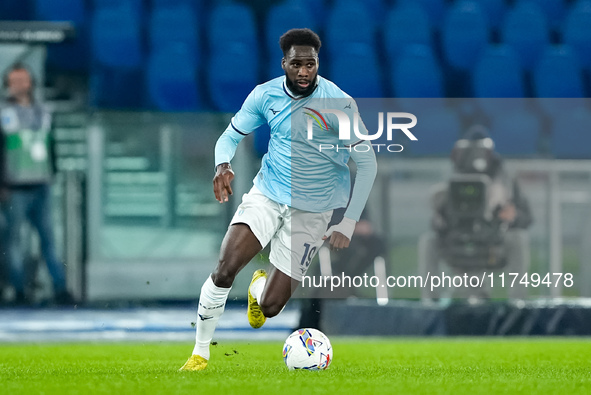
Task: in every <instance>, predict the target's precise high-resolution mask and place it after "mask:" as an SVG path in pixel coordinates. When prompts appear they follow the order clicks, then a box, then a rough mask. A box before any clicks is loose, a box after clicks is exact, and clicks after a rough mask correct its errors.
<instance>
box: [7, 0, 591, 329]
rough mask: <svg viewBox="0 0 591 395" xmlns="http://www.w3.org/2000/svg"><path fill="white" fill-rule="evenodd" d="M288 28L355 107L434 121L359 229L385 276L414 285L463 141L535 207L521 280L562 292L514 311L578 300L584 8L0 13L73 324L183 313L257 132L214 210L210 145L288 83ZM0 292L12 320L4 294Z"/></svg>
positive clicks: (488, 4)
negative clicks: (16, 67) (175, 309)
mask: <svg viewBox="0 0 591 395" xmlns="http://www.w3.org/2000/svg"><path fill="white" fill-rule="evenodd" d="M47 22H52V23H47ZM58 22H60V23H58ZM61 22H67V23H65V24H64V23H61ZM295 27H309V28H311V29H313V30H314V31H316V32H317V33H318V34H319V35H320V37H321V39H322V43H323V45H322V49H321V51H320V75H322V76H324V77H326V78H328V79H330V80H332V81H333V82H335V83H336V84H337V85H338V86H339V87H341V88H342V89H343V90H344V91H346V92H347V93H349V94H350V95H351V96H353V97H355V98H398V99H397V100H396V101H395V103H396V104H397V105H398V106H400V108H412V107H413V103H414V104H415V105H416V103H417V102H416V101H414V102H413V99H414V100H419V99H421V98H427V99H429V103H435V102H437V105H433V106H431V105H429V106H428V107H429V108H431V109H433V108H435V109H434V112H435V113H436V114H435V115H433V114H431V115H429V114H427V115H426V116H425V118H424V119H425V121H424V123H423V126H421V125H419V126H417V130H418V132H417V134H418V136H425V138H424V139H422V140H421V139H420V143H419V144H415V145H412V144H409V145H408V146H407V145H406V144H405V150H404V151H403V152H401V153H399V154H389V153H387V152H386V153H380V154H378V162H379V163H378V168H379V174H378V179H377V180H376V185H375V186H374V190H373V192H372V196H371V197H370V203H369V205H368V216H369V218H370V219H371V220H372V222H373V224H374V227H375V229H376V232H377V233H379V234H380V235H381V236H382V237H383V239H384V243H385V245H386V252H385V254H384V255H385V265H386V270H387V272H388V274H391V273H396V274H397V275H399V274H415V273H416V272H417V267H416V262H417V240H418V238H419V236H420V235H421V234H422V233H423V232H425V231H426V230H428V229H429V219H430V215H431V213H430V205H429V191H430V189H431V187H432V186H433V185H434V184H435V183H437V182H440V181H442V180H445V179H446V178H447V177H449V176H450V174H451V173H452V166H451V162H450V160H449V155H450V152H451V149H452V147H453V145H454V142H455V141H456V140H457V139H458V138H460V137H461V136H462V135H463V133H464V132H465V131H466V129H467V128H468V127H469V126H470V125H472V124H474V123H475V122H477V123H480V124H483V125H485V126H486V127H487V128H488V129H489V130H490V135H491V137H492V138H493V140H494V141H495V143H496V145H497V151H498V152H499V153H500V154H501V155H503V156H504V157H505V158H506V164H507V168H508V169H509V171H510V172H511V174H512V175H513V176H515V177H516V178H518V179H519V180H520V182H521V184H522V189H523V192H524V194H525V195H526V196H528V197H529V199H530V204H531V207H532V211H533V216H534V219H535V220H534V225H533V226H532V228H531V229H530V237H531V248H532V250H531V259H532V261H531V270H530V272H534V271H535V272H539V273H546V272H567V271H568V272H571V273H573V274H574V277H575V285H574V286H573V287H570V288H562V287H557V288H555V289H554V288H537V289H532V290H530V292H529V294H528V296H529V297H535V298H550V297H551V298H554V300H558V299H556V298H563V297H568V298H574V299H573V300H578V299H577V298H581V299H580V300H583V299H582V298H585V297H591V251H589V245H588V244H589V241H591V108H590V107H589V102H588V99H587V98H588V97H589V96H590V95H591V1H588V0H576V1H575V0H481V1H465V0H454V1H451V0H414V1H411V0H408V1H407V0H369V1H353V0H317V1H312V0H300V1H272V0H259V1H250V2H247V1H238V0H236V1H222V0H117V1H115V0H52V1H46V0H1V1H0V71H2V72H3V73H4V72H5V70H7V69H8V67H9V66H10V65H11V64H13V63H14V62H15V61H22V62H24V63H25V64H26V65H27V66H28V67H29V68H30V69H31V70H32V71H33V73H34V74H35V78H36V82H37V84H36V95H37V97H39V98H41V99H42V100H43V101H44V102H45V103H46V104H47V105H48V106H50V108H51V109H52V111H53V114H54V130H53V131H54V136H55V139H56V143H57V144H56V155H57V168H58V175H57V179H56V183H55V187H54V188H53V195H54V200H53V203H54V222H55V223H54V228H55V231H56V239H57V246H58V253H59V256H60V258H61V259H62V260H63V261H64V262H66V264H67V276H68V287H69V290H70V292H71V293H72V295H73V296H74V298H75V299H76V301H77V302H78V303H79V304H81V305H84V304H86V305H87V306H100V307H104V306H109V305H111V306H113V305H116V306H122V305H123V306H128V305H134V304H140V305H141V304H146V303H157V304H158V303H160V304H161V303H179V302H181V303H182V302H188V301H192V302H194V300H195V299H196V298H197V296H198V292H199V287H200V285H201V284H202V282H203V280H204V279H205V278H206V277H207V276H208V275H209V273H210V271H211V270H212V268H213V265H214V264H215V263H216V260H217V254H218V251H219V246H220V243H221V239H222V237H223V235H224V233H225V230H226V227H227V224H228V223H229V220H230V218H231V215H232V214H233V212H234V209H235V207H236V206H237V204H238V203H239V197H240V196H241V195H242V193H244V192H246V191H247V190H248V189H249V188H250V185H251V180H252V178H253V177H254V175H255V174H256V172H257V170H258V165H259V162H260V157H262V155H263V154H264V153H265V151H266V149H267V147H266V146H267V142H268V138H269V136H268V134H269V131H268V129H261V130H257V131H256V132H255V133H254V134H253V135H252V136H249V137H248V138H246V139H245V141H243V142H242V144H241V146H240V147H239V150H238V152H237V155H236V158H235V159H234V161H233V166H234V168H235V169H236V176H237V177H236V179H235V187H234V199H233V200H232V201H231V202H230V204H226V205H220V204H218V203H217V202H216V201H215V200H214V198H213V193H212V190H211V180H212V177H213V147H214V144H215V141H216V139H217V137H218V136H219V135H220V134H221V132H222V131H223V130H224V129H225V127H226V126H227V125H228V122H229V120H230V118H231V116H232V115H233V113H234V112H236V111H237V110H238V109H239V108H240V105H241V104H242V102H243V100H244V99H245V98H246V96H247V95H248V93H249V92H250V91H251V90H252V89H253V88H254V86H255V85H256V84H259V83H262V82H265V81H267V80H269V79H271V78H275V77H277V76H281V75H282V74H283V72H282V70H281V67H280V62H281V57H282V54H281V51H280V49H279V45H278V40H279V37H280V35H281V34H283V33H284V32H285V31H287V30H288V29H290V28H295ZM48 32H49V33H48ZM406 98H408V99H410V102H409V101H408V100H407V101H406V102H405V101H404V99H406ZM419 104H420V103H419ZM508 110H510V112H511V116H510V117H508V116H507V111H508ZM417 117H418V118H419V123H421V119H422V117H421V114H417ZM368 126H369V125H368ZM370 130H371V128H370ZM421 132H422V133H423V134H422V135H421V134H420V133H421ZM27 240H28V241H27V243H28V247H27V248H28V249H27V252H28V253H29V254H30V255H31V258H30V260H32V261H35V260H39V258H38V256H39V253H38V252H37V251H38V241H36V239H35V236H34V234H33V233H31V236H30V237H28V238H27ZM259 261H260V262H257V263H256V264H259V265H264V264H266V263H267V262H266V255H265V254H261V256H260V258H259ZM247 271H248V273H241V275H240V276H239V278H238V279H237V282H236V284H235V286H234V288H233V289H232V293H231V299H232V298H234V299H237V302H236V303H238V304H240V303H243V299H244V298H245V295H246V288H247V286H248V283H249V281H250V270H247ZM33 286H34V298H33V299H34V301H35V303H42V301H43V300H44V299H45V298H47V295H49V294H51V289H50V288H51V283H50V280H49V275H48V273H47V272H46V269H45V266H44V265H38V273H37V274H36V277H35V280H34V284H33ZM2 290H3V293H2V295H1V297H2V299H3V300H4V301H5V302H6V303H9V302H10V300H11V297H12V295H11V289H10V286H9V284H8V281H7V277H6V275H4V281H3V288H2ZM419 294H420V292H419V290H417V289H414V290H413V289H406V290H389V294H388V295H387V298H391V299H392V298H393V299H396V298H408V299H418V298H419ZM361 296H365V297H368V298H375V294H371V293H368V294H365V295H361ZM499 297H503V296H502V295H499ZM569 300H570V299H569ZM374 302H375V301H374ZM0 314H4V313H3V312H2V313H0ZM289 317H291V318H290V319H291V320H292V321H291V322H289V323H287V324H285V325H286V326H290V325H295V320H296V319H297V314H295V313H294V315H292V316H289Z"/></svg>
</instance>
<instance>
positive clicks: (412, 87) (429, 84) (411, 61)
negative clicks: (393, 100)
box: [390, 45, 444, 98]
mask: <svg viewBox="0 0 591 395" xmlns="http://www.w3.org/2000/svg"><path fill="white" fill-rule="evenodd" d="M390 80H391V82H392V91H393V92H394V95H395V96H397V97H400V98H407V97H408V98H413V97H444V92H443V76H442V73H441V70H440V67H439V65H438V63H437V60H436V59H435V56H434V54H433V51H432V50H431V48H430V47H428V46H425V45H411V46H408V47H407V48H406V49H405V50H403V51H402V52H401V54H400V56H398V58H396V59H395V60H394V62H393V65H392V67H391V79H390Z"/></svg>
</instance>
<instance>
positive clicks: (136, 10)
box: [92, 0, 145, 18]
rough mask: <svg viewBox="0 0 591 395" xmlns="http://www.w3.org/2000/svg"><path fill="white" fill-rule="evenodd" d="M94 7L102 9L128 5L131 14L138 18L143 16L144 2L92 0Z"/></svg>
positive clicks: (133, 0) (134, 0)
mask: <svg viewBox="0 0 591 395" xmlns="http://www.w3.org/2000/svg"><path fill="white" fill-rule="evenodd" d="M92 2H93V3H94V9H95V11H97V10H102V9H104V8H119V7H128V8H129V9H130V10H131V11H130V12H131V13H132V14H133V15H135V16H136V17H138V18H143V17H144V12H145V10H144V3H143V0H92Z"/></svg>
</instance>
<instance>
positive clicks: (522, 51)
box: [501, 2, 549, 71]
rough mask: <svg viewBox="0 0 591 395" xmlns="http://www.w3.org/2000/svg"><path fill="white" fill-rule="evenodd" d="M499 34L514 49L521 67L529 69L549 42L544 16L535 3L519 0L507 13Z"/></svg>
mask: <svg viewBox="0 0 591 395" xmlns="http://www.w3.org/2000/svg"><path fill="white" fill-rule="evenodd" d="M501 36H502V41H503V42H504V43H506V44H507V45H509V46H511V47H512V48H513V49H514V50H515V52H516V53H517V56H518V57H519V60H520V62H521V65H522V67H523V68H524V69H525V70H528V71H529V70H531V69H532V68H533V67H534V65H535V64H536V63H537V62H538V60H539V59H540V57H541V56H542V53H543V52H544V49H545V48H546V46H547V45H548V42H549V34H548V26H547V23H546V17H545V16H544V14H543V12H542V10H541V9H540V7H539V6H538V5H537V4H535V3H531V2H520V3H518V4H517V5H516V6H515V7H514V8H513V9H512V10H510V11H509V12H508V13H507V16H506V18H505V21H504V22H503V25H502V27H501Z"/></svg>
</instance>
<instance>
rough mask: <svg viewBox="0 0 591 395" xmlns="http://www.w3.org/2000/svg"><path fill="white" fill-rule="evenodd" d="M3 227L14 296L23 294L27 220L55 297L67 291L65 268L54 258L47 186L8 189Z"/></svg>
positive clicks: (49, 195) (48, 189) (54, 251)
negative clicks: (36, 238)
mask: <svg viewBox="0 0 591 395" xmlns="http://www.w3.org/2000/svg"><path fill="white" fill-rule="evenodd" d="M2 210H3V212H4V216H5V220H6V226H5V231H4V237H3V239H4V240H3V247H4V248H5V249H6V263H7V266H8V269H9V277H10V282H11V284H12V286H13V287H14V290H15V292H16V293H17V295H19V294H20V295H23V294H24V291H25V285H26V284H25V278H26V277H27V276H25V259H24V257H25V255H26V254H25V251H23V243H22V236H21V228H22V226H23V224H24V223H25V221H27V220H28V221H29V222H30V224H31V225H32V226H33V228H34V229H36V230H37V232H38V234H39V242H40V246H41V254H42V256H43V259H44V260H45V263H46V264H47V269H48V271H49V274H50V275H51V278H52V280H53V290H54V292H55V294H61V293H64V292H66V273H65V266H64V265H63V264H62V263H61V262H60V261H59V260H58V259H57V254H56V250H55V242H54V236H53V225H52V220H51V189H50V186H49V185H45V184H43V185H36V186H31V187H26V188H18V189H11V190H10V196H9V198H8V201H7V202H5V203H4V204H3V207H2Z"/></svg>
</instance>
